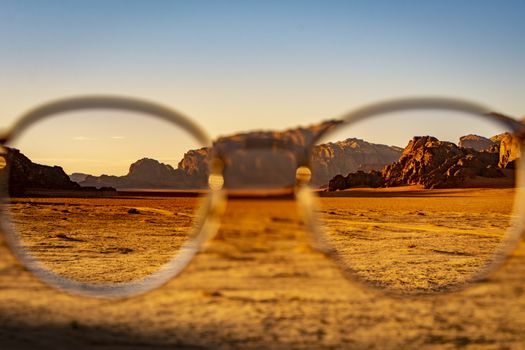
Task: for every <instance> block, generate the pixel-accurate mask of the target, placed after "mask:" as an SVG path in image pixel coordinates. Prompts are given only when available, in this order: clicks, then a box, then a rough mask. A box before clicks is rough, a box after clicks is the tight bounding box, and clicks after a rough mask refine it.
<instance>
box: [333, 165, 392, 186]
mask: <svg viewBox="0 0 525 350" xmlns="http://www.w3.org/2000/svg"><path fill="white" fill-rule="evenodd" d="M383 185H384V180H383V176H382V175H381V172H379V171H376V170H372V171H369V172H364V171H361V170H359V171H357V172H355V173H350V174H348V175H347V176H346V177H345V176H343V175H336V176H335V177H334V178H332V179H331V180H330V182H329V183H328V191H337V190H344V189H347V188H353V187H371V188H377V187H381V186H383Z"/></svg>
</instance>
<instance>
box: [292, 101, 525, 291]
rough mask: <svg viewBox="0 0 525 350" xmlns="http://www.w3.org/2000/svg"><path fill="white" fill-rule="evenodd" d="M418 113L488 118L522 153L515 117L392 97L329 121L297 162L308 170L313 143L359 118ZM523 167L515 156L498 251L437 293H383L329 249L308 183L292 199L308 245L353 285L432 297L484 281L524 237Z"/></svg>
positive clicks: (462, 104) (474, 106)
mask: <svg viewBox="0 0 525 350" xmlns="http://www.w3.org/2000/svg"><path fill="white" fill-rule="evenodd" d="M418 110H442V111H456V112H463V113H466V114H469V115H471V116H474V117H481V118H484V119H486V120H490V121H493V122H496V123H499V124H500V125H503V126H505V127H506V128H508V130H509V131H510V132H513V133H514V135H516V136H518V137H519V138H520V139H521V152H522V154H525V153H523V152H524V151H525V145H524V143H523V138H524V131H525V125H524V124H522V123H521V122H519V121H518V120H516V119H513V118H510V117H508V116H505V115H503V114H500V113H494V112H493V111H494V109H490V108H488V107H486V106H483V105H482V104H478V103H476V102H471V101H466V100H462V99H455V98H446V97H415V98H402V99H394V100H389V101H385V102H380V103H375V104H370V105H366V106H364V107H361V108H358V109H355V110H352V111H350V112H348V113H346V114H344V115H342V116H341V117H339V118H336V119H334V120H332V123H331V126H329V127H328V128H326V129H324V130H322V131H321V132H320V133H319V134H317V135H316V137H315V138H314V139H313V141H312V143H311V144H310V145H309V146H308V150H307V152H306V154H307V155H306V158H305V159H303V160H302V164H305V165H306V166H307V167H309V168H310V169H311V157H312V154H313V151H314V147H315V145H317V144H319V143H322V142H323V141H326V140H328V139H329V138H330V137H331V136H332V135H334V134H335V133H337V132H339V131H341V130H342V129H344V128H347V127H349V126H351V125H353V124H355V123H358V122H359V121H362V120H364V119H371V118H374V117H379V116H382V115H385V114H389V113H395V112H402V111H418ZM524 169H525V159H524V157H520V158H519V160H518V162H516V170H517V171H516V186H515V189H516V193H515V195H514V199H513V208H512V216H513V219H512V220H511V223H510V227H509V228H508V229H507V230H506V235H505V239H504V241H503V242H502V243H501V244H500V245H499V247H498V249H497V250H496V251H495V252H494V253H493V254H492V256H491V258H490V259H489V260H488V261H487V263H486V264H485V265H484V266H483V267H481V268H480V270H479V271H478V272H477V273H475V274H473V275H471V276H469V278H467V279H466V280H464V281H461V282H458V283H454V284H450V285H446V286H443V287H440V288H438V289H436V290H429V291H422V290H414V291H405V290H396V289H388V288H383V287H381V286H378V285H376V284H374V283H371V282H370V281H368V280H366V279H365V278H364V277H362V276H361V275H359V274H358V273H357V270H355V269H353V268H352V267H351V266H349V264H347V263H344V261H343V258H342V256H341V254H340V253H339V252H338V251H337V249H335V248H333V247H332V245H331V244H330V243H329V242H328V240H327V236H326V233H325V231H324V228H323V224H322V223H321V220H320V218H319V215H318V208H320V206H319V204H318V199H319V197H318V196H317V195H316V194H315V191H314V189H313V188H312V187H311V186H310V185H309V184H300V185H298V186H297V189H296V197H297V198H298V205H300V206H301V207H302V208H301V209H302V210H301V211H302V212H303V215H304V221H305V224H306V226H307V232H308V234H309V238H310V241H311V244H312V246H313V247H314V248H315V249H317V250H318V251H320V252H321V253H323V254H325V255H326V256H327V257H329V258H330V259H332V260H333V261H334V262H335V264H336V265H337V266H338V268H339V269H340V271H342V273H343V274H344V275H345V276H346V277H347V278H348V279H350V280H351V281H356V282H357V283H359V284H360V285H361V286H363V287H365V288H368V289H370V290H372V291H378V292H380V293H383V294H386V295H389V296H393V297H398V296H406V295H411V296H418V295H423V296H424V295H436V294H438V293H451V292H457V291H461V290H464V289H466V288H468V286H471V285H472V284H473V283H476V282H479V281H481V280H484V279H486V278H487V277H488V276H489V275H490V274H492V273H493V272H494V271H495V270H497V269H498V268H499V267H500V266H501V265H502V264H503V263H504V262H505V261H506V260H507V257H508V256H509V255H510V253H512V251H513V250H514V249H515V248H516V246H517V245H518V243H519V242H520V240H521V238H522V236H523V235H524V229H525V223H524V222H523V220H520V218H523V217H525V176H524V174H523V170H524Z"/></svg>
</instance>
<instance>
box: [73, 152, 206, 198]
mask: <svg viewBox="0 0 525 350" xmlns="http://www.w3.org/2000/svg"><path fill="white" fill-rule="evenodd" d="M188 153H191V155H188ZM188 153H187V154H186V155H185V157H184V159H183V161H181V163H182V162H184V161H186V162H187V163H189V165H191V164H192V163H193V162H194V161H191V159H195V158H194V156H193V154H194V153H195V151H190V152H188ZM197 153H199V152H197ZM201 153H202V152H201ZM198 159H199V161H201V162H202V159H201V158H200V157H199V158H198ZM181 163H179V167H178V168H177V169H174V168H173V167H172V166H171V165H169V164H164V163H161V162H159V161H157V160H154V159H150V158H143V159H140V160H138V161H136V162H135V163H133V164H131V166H130V167H129V171H128V174H126V175H124V176H111V175H102V176H91V175H88V176H87V177H85V178H84V180H83V181H81V182H79V184H80V185H81V186H83V187H84V186H93V187H107V186H110V187H114V188H120V189H122V188H134V189H138V188H142V189H196V188H203V187H204V186H205V185H206V178H205V177H204V178H203V177H202V176H200V174H199V173H196V172H198V171H201V170H200V168H199V167H195V166H188V164H185V165H184V164H181Z"/></svg>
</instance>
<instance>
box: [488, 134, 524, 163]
mask: <svg viewBox="0 0 525 350" xmlns="http://www.w3.org/2000/svg"><path fill="white" fill-rule="evenodd" d="M491 140H492V141H493V142H496V143H498V144H499V162H498V166H499V167H500V168H509V169H513V168H514V163H515V161H516V159H518V158H519V157H520V156H521V141H520V140H519V139H518V138H517V137H516V136H514V135H512V134H510V133H508V132H506V133H503V134H499V135H496V136H494V137H491Z"/></svg>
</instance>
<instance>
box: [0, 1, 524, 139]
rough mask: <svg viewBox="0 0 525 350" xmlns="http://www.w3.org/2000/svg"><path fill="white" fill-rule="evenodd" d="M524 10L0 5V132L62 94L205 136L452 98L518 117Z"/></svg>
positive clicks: (458, 4)
mask: <svg viewBox="0 0 525 350" xmlns="http://www.w3.org/2000/svg"><path fill="white" fill-rule="evenodd" d="M524 14H525V2H524V1H473V0H472V1H469V0H465V1H286V0H282V1H161V0H156V1H145V0H144V1H130V0H127V1H114V0H102V1H96V0H89V1H49V0H33V1H29V0H26V1H19V0H0V96H1V97H2V98H1V102H0V126H1V127H4V126H7V125H8V124H9V123H10V122H11V121H12V120H14V118H15V116H16V115H19V114H20V113H22V112H23V111H25V110H26V109H28V108H29V107H31V106H33V105H35V104H37V103H40V102H43V101H46V100H49V99H53V98H57V97H62V96H67V95H76V94H86V93H111V94H123V95H132V96H140V97H146V98H150V99H153V100H157V101H160V102H163V103H165V104H168V105H170V106H172V107H174V108H176V109H178V110H180V111H182V112H184V113H185V114H187V115H189V116H191V117H192V118H194V119H195V120H196V121H197V122H198V123H200V124H201V125H202V126H204V127H205V128H206V129H207V131H208V132H209V133H210V134H212V136H217V135H225V134H230V133H233V132H237V131H244V130H249V129H259V128H264V129H274V128H275V129H283V128H286V127H293V126H297V125H305V124H312V123H315V122H318V121H320V120H323V119H327V118H331V117H334V116H338V115H340V114H342V113H344V112H346V111H347V110H349V109H352V108H354V107H357V106H359V105H361V104H363V103H367V102H372V101H376V100H381V99H385V98H392V97H398V96H406V95H421V94H426V95H435V94H437V95H449V96H458V97H464V98H469V99H473V100H478V101H481V102H483V103H485V104H488V105H490V106H494V108H495V109H497V110H500V111H502V112H506V113H509V114H512V115H515V116H521V115H524V114H525V97H524V93H525V64H524V63H523V62H524V60H525V21H524V20H523V15H524Z"/></svg>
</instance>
